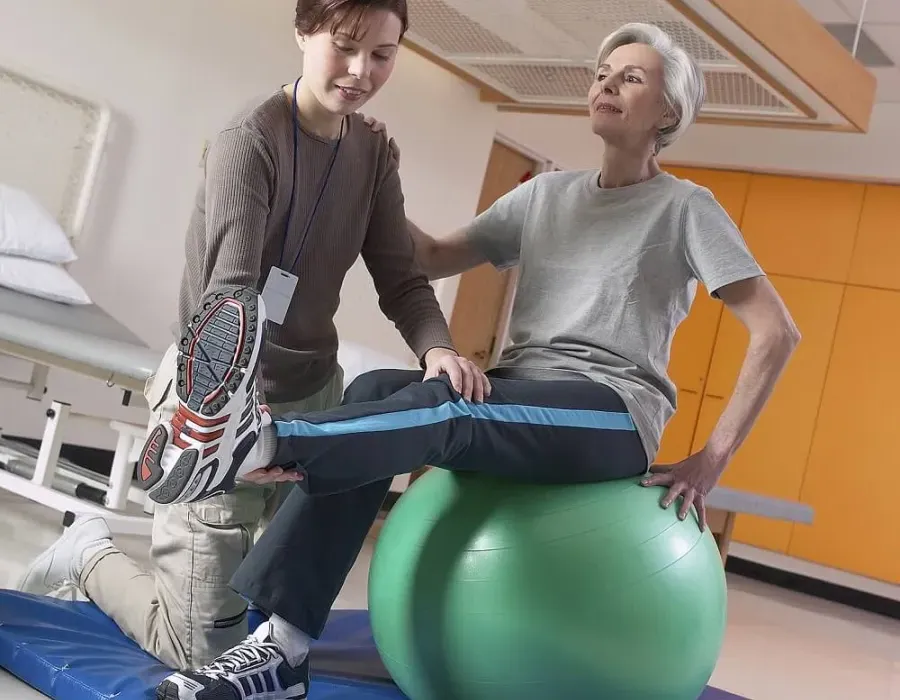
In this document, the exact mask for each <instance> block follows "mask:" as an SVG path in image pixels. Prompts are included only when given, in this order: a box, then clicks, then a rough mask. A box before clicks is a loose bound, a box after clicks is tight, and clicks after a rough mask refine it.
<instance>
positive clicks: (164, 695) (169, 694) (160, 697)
mask: <svg viewBox="0 0 900 700" xmlns="http://www.w3.org/2000/svg"><path fill="white" fill-rule="evenodd" d="M261 695H263V693H261ZM229 697H235V696H233V695H229ZM266 697H272V696H271V695H267V696H266ZM308 697H309V696H308V695H307V694H305V693H304V694H303V695H292V696H290V697H286V698H285V700H307V698H308ZM156 700H181V696H180V695H179V694H178V686H177V685H175V684H174V683H173V682H172V681H169V680H165V681H163V682H162V683H160V684H159V685H158V686H157V687H156Z"/></svg>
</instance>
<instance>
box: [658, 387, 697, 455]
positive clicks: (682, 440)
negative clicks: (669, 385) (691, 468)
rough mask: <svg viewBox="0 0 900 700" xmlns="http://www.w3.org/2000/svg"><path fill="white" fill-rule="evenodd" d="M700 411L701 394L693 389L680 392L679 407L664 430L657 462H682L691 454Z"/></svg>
mask: <svg viewBox="0 0 900 700" xmlns="http://www.w3.org/2000/svg"><path fill="white" fill-rule="evenodd" d="M699 411H700V394H698V393H695V392H693V391H679V392H678V408H677V410H676V411H675V415H674V416H672V419H671V420H670V421H669V424H668V425H667V426H666V429H665V432H663V437H662V441H661V442H660V445H659V452H658V453H657V455H656V459H655V460H654V462H655V463H656V464H671V463H673V462H680V461H681V460H682V459H684V458H685V457H687V456H688V455H690V453H691V442H692V441H693V439H694V427H695V426H696V424H697V414H698V413H699Z"/></svg>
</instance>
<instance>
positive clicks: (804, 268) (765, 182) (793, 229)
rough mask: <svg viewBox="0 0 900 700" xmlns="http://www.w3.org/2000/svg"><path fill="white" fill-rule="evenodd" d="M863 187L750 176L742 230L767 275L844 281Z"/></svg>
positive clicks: (851, 184) (848, 265) (860, 206)
mask: <svg viewBox="0 0 900 700" xmlns="http://www.w3.org/2000/svg"><path fill="white" fill-rule="evenodd" d="M864 192H865V185H862V184H859V183H852V182H832V181H828V180H812V179H807V178H791V177H776V176H772V175H753V176H752V178H751V180H750V191H749V193H748V195H747V205H746V207H745V209H744V218H743V222H742V224H743V225H742V226H741V230H742V231H743V233H744V238H745V239H746V240H747V244H748V245H749V246H750V249H751V250H752V251H753V254H754V255H755V256H756V258H757V259H758V260H759V262H760V264H761V265H762V266H763V268H764V269H765V270H766V272H768V273H770V274H779V275H790V276H793V277H806V278H809V279H817V280H827V281H831V282H846V281H847V276H848V274H849V272H850V261H851V256H852V254H853V243H854V240H855V238H856V229H857V225H858V224H859V216H860V212H861V210H862V201H863V194H864Z"/></svg>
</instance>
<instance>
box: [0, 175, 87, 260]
mask: <svg viewBox="0 0 900 700" xmlns="http://www.w3.org/2000/svg"><path fill="white" fill-rule="evenodd" d="M0 254H3V255H20V256H22V257H26V258H31V259H33V260H44V261H45V262H51V263H60V264H63V265H65V264H66V263H70V262H74V261H75V260H77V259H78V256H77V255H76V254H75V250H74V249H73V248H72V244H71V242H69V238H68V236H66V233H65V231H63V230H62V227H60V225H59V224H58V223H57V222H56V219H54V218H53V216H51V215H50V213H49V212H47V211H46V210H45V209H44V208H43V207H42V206H41V205H40V204H39V203H38V201H37V200H36V199H35V198H33V197H32V196H31V195H29V194H28V193H27V192H25V191H23V190H20V189H16V188H15V187H10V186H9V185H3V184H0Z"/></svg>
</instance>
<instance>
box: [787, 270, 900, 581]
mask: <svg viewBox="0 0 900 700" xmlns="http://www.w3.org/2000/svg"><path fill="white" fill-rule="evenodd" d="M898 347H900V292H895V291H888V290H878V289H861V288H858V287H848V288H847V291H846V295H845V298H844V303H843V308H842V310H841V318H840V323H839V324H838V328H837V333H836V336H835V342H834V349H833V353H832V358H831V363H830V366H829V369H828V378H827V381H826V382H825V389H824V392H823V395H822V401H821V408H820V412H819V419H818V423H817V425H816V431H815V436H814V438H813V442H812V449H811V451H810V456H809V462H808V466H807V469H806V475H805V479H804V483H803V489H802V491H801V493H800V497H801V499H802V500H803V501H804V502H805V503H808V504H809V505H810V506H812V507H813V508H814V509H815V522H814V523H813V524H812V525H808V526H807V525H797V526H795V527H794V532H793V536H792V538H791V542H790V548H789V553H790V554H792V555H794V556H797V557H800V558H803V559H808V560H812V561H815V562H819V563H821V564H824V565H826V566H831V567H834V568H837V569H843V570H845V571H851V572H854V573H857V574H861V575H864V576H869V577H872V578H875V579H881V580H884V581H889V582H891V583H897V584H900V525H898V522H900V520H898V509H900V506H898V499H897V489H896V485H895V481H896V479H895V477H896V475H897V473H898V471H900V451H898V450H897V446H896V433H897V429H898V427H900V402H898V400H897V397H898V396H900V353H898Z"/></svg>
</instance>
